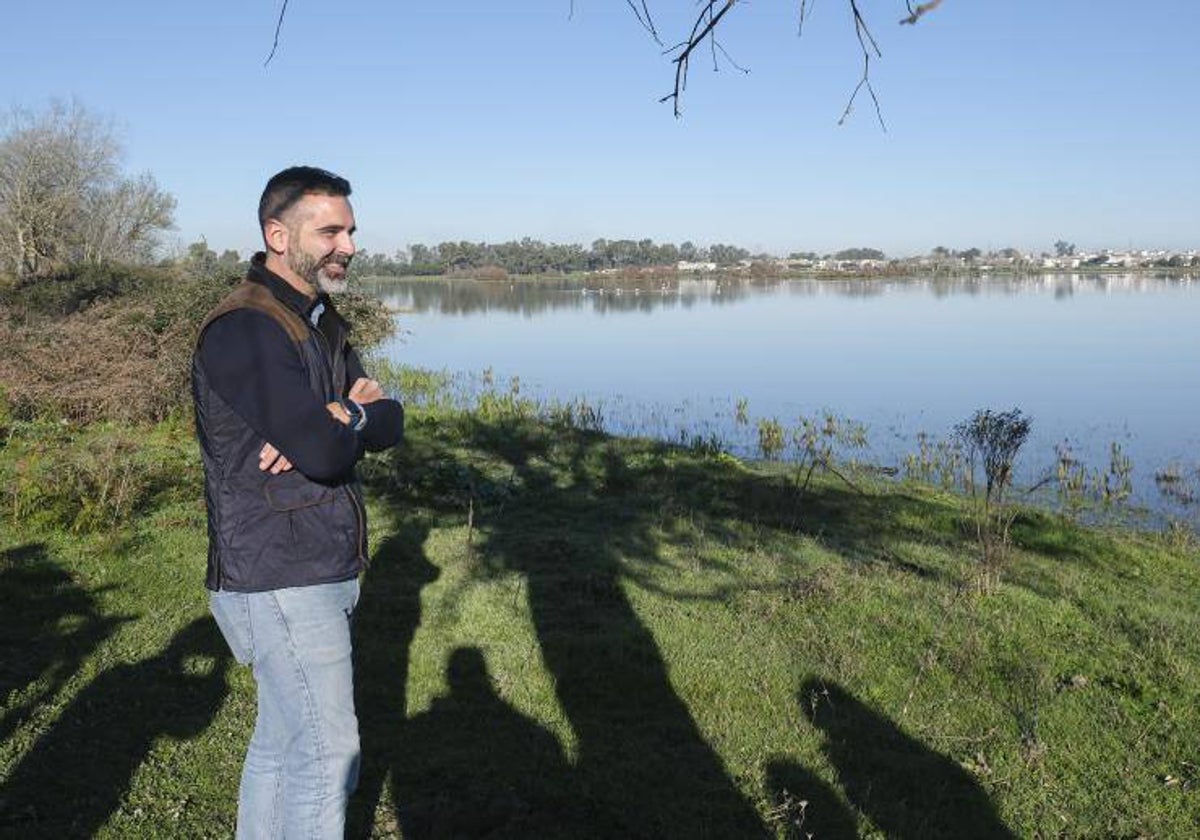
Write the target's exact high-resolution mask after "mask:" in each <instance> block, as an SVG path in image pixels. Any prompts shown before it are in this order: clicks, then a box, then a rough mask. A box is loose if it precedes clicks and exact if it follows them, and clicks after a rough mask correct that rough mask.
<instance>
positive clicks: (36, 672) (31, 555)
mask: <svg viewBox="0 0 1200 840" xmlns="http://www.w3.org/2000/svg"><path fill="white" fill-rule="evenodd" d="M127 620H128V619H127V618H122V617H113V616H105V615H102V614H101V611H100V608H99V606H98V605H97V604H96V598H95V594H94V593H91V592H87V591H85V590H84V589H83V588H82V587H80V586H79V585H78V584H77V583H75V581H73V580H72V579H71V576H70V575H68V574H67V573H66V572H65V571H63V570H62V569H61V568H59V567H58V566H57V565H55V563H54V562H53V560H51V558H50V557H49V554H48V552H47V549H46V546H45V545H43V544H42V543H29V544H26V545H22V546H18V547H15V548H9V549H5V550H4V551H3V552H0V699H5V700H7V699H10V698H11V699H12V700H13V701H14V702H13V705H12V706H11V707H10V708H7V709H5V711H4V713H3V717H0V741H4V740H7V739H8V737H9V736H10V735H12V733H13V731H14V730H15V729H16V728H17V727H18V726H20V725H21V723H23V722H24V721H25V720H26V719H28V717H29V715H30V714H31V713H32V712H33V711H34V710H35V709H37V708H38V706H40V705H41V704H43V703H46V702H48V701H49V700H51V699H52V698H53V697H54V696H55V695H57V694H58V692H59V691H60V690H61V689H62V687H63V685H64V684H65V683H66V682H67V680H69V679H70V678H71V677H72V676H73V675H74V674H75V673H76V672H77V671H78V670H79V667H80V665H81V664H82V663H83V662H84V660H86V659H87V658H88V657H89V656H90V655H91V654H92V652H93V651H95V650H96V648H97V647H99V645H100V644H101V643H102V642H103V641H104V640H105V639H107V638H108V637H109V636H110V635H112V633H113V631H114V630H115V629H116V628H117V627H118V626H119V625H120V624H122V623H123V622H124V621H127ZM17 698H20V699H17Z"/></svg>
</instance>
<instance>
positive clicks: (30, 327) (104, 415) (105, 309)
mask: <svg viewBox="0 0 1200 840" xmlns="http://www.w3.org/2000/svg"><path fill="white" fill-rule="evenodd" d="M234 282H236V281H235V280H234V279H233V278H223V277H194V276H188V275H187V274H186V273H182V272H180V271H178V270H177V269H174V268H130V267H125V266H108V267H87V268H81V269H78V270H75V271H72V272H64V273H63V274H62V275H61V276H59V277H57V278H54V279H52V280H47V281H41V282H36V283H32V284H27V285H25V286H21V287H17V288H12V289H8V290H6V291H5V292H4V293H2V294H0V344H3V346H4V348H5V352H4V354H3V355H2V356H0V382H3V383H4V386H5V390H6V392H7V393H6V404H7V406H8V407H9V410H10V411H11V413H12V415H13V416H14V417H16V418H18V419H33V418H39V417H40V418H54V419H65V420H70V421H73V422H80V423H91V422H96V421H100V420H113V421H120V422H139V421H157V420H161V419H163V418H166V417H169V416H171V415H173V414H177V413H187V412H189V411H190V406H191V392H190V387H189V376H190V368H191V356H192V350H193V348H194V343H195V340H196V333H197V330H198V329H199V326H200V323H201V322H202V321H203V319H204V316H205V315H206V314H207V313H208V312H209V311H210V310H211V309H212V307H213V306H215V305H216V303H217V302H218V301H219V300H220V299H221V298H222V297H223V296H224V295H225V294H226V293H227V291H228V290H229V289H230V288H231V286H232V285H233V283H234ZM338 308H339V309H340V310H341V311H342V312H343V314H344V315H345V316H346V318H347V320H349V321H350V322H351V325H352V326H353V328H354V340H355V343H356V345H357V346H359V347H360V348H361V349H363V350H369V349H371V348H372V347H374V346H376V345H377V344H378V343H379V342H381V341H383V340H384V339H385V338H387V336H389V335H390V334H391V332H392V329H393V327H392V316H391V313H389V312H388V311H387V310H386V308H385V307H384V306H383V305H382V303H381V302H380V301H378V300H377V299H375V298H372V297H368V296H365V295H358V294H346V295H342V296H339V299H338Z"/></svg>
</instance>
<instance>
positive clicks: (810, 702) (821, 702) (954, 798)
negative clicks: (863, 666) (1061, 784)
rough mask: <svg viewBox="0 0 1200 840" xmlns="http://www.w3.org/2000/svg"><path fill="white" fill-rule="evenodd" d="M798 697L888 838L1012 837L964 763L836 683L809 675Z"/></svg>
mask: <svg viewBox="0 0 1200 840" xmlns="http://www.w3.org/2000/svg"><path fill="white" fill-rule="evenodd" d="M797 699H798V701H799V703H800V706H801V708H802V709H803V711H804V714H805V715H806V716H807V717H808V719H809V720H810V721H811V722H812V723H813V725H814V726H816V727H817V728H818V729H820V730H821V731H822V732H823V733H824V734H825V746H824V748H823V750H824V752H825V754H826V755H827V756H828V757H829V760H830V762H831V763H832V764H833V765H834V766H835V767H836V768H837V773H838V779H839V781H840V783H841V785H842V788H843V790H844V791H845V793H846V796H847V797H848V798H849V800H850V801H851V802H852V803H853V804H854V806H855V807H857V808H858V809H859V810H860V811H862V812H863V813H864V814H866V815H867V816H869V817H870V818H871V819H872V820H873V821H874V823H875V825H876V826H878V828H879V829H880V830H881V831H882V832H883V833H884V834H885V835H886V836H887V837H889V838H898V840H905V838H912V840H930V838H939V837H944V838H955V840H959V838H964V837H970V838H972V840H986V839H987V838H996V840H1011V838H1013V837H1014V835H1013V833H1012V832H1011V831H1009V829H1008V827H1007V826H1005V825H1004V823H1003V822H1002V821H1001V819H1000V817H999V815H998V814H997V813H996V808H995V806H994V805H993V804H992V802H991V800H990V799H989V798H988V796H987V793H986V792H984V790H983V789H982V788H980V787H979V785H978V784H977V783H976V782H975V780H974V779H973V778H971V776H970V774H969V773H967V771H966V770H964V769H963V768H962V767H960V766H959V765H958V764H956V763H955V762H954V761H952V760H950V759H949V758H947V757H946V756H944V755H941V754H940V753H938V752H935V751H934V750H931V749H929V748H928V747H926V746H925V745H924V744H922V743H920V742H919V741H917V740H916V739H914V738H911V737H910V736H908V735H906V734H905V733H904V732H903V731H901V730H900V728H899V727H897V726H896V725H895V724H894V723H892V722H891V721H889V720H888V719H887V718H885V717H883V716H882V715H880V714H878V713H877V712H875V711H874V710H872V709H870V708H869V707H868V706H866V705H865V704H863V703H862V702H860V701H859V700H858V699H857V698H855V697H854V695H852V694H850V692H848V691H846V690H845V689H844V688H842V687H841V686H839V685H838V684H837V683H833V682H827V681H822V680H816V679H810V680H807V681H805V683H804V684H803V686H801V689H800V694H799V696H798V698H797Z"/></svg>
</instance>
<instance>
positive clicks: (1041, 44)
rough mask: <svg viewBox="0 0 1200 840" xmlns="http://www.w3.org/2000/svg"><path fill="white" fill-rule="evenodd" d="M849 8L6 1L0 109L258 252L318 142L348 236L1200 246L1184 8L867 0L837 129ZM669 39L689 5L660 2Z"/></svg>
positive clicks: (196, 224)
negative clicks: (115, 132)
mask: <svg viewBox="0 0 1200 840" xmlns="http://www.w3.org/2000/svg"><path fill="white" fill-rule="evenodd" d="M843 5H844V4H840V3H836V2H831V3H824V4H817V5H815V6H813V7H812V8H811V9H810V13H809V17H808V20H807V21H806V23H805V31H804V34H803V37H801V38H798V37H797V32H796V30H797V23H798V21H797V19H796V13H797V10H796V8H795V4H738V5H737V6H736V7H735V8H734V9H733V10H731V11H730V13H729V16H728V19H727V21H726V23H725V24H724V25H723V34H722V44H723V46H724V47H725V49H726V50H728V52H729V54H730V55H731V56H732V58H733V59H734V60H735V61H736V62H737V63H738V65H740V66H742V67H745V68H747V69H749V71H750V72H749V73H748V74H743V73H741V72H739V71H738V69H737V68H736V67H734V66H733V65H732V64H730V63H729V62H727V61H726V60H725V59H724V57H723V56H721V55H720V54H718V63H719V65H720V67H721V72H719V73H713V72H712V64H711V57H706V58H705V61H696V63H694V64H693V67H692V76H691V79H690V82H689V86H688V89H687V92H686V97H685V99H684V102H683V111H684V113H683V118H682V119H679V120H677V119H675V118H674V117H672V115H671V107H670V104H669V103H668V104H662V103H659V102H658V101H657V100H658V98H659V97H661V96H662V95H663V94H665V93H667V92H669V89H670V84H671V79H672V75H671V66H670V64H669V60H668V58H667V57H664V56H663V55H662V54H661V48H660V47H659V46H658V45H656V44H655V43H654V42H653V41H652V40H651V39H650V37H649V35H648V34H647V33H646V32H645V31H644V30H643V29H642V28H641V27H640V26H639V24H638V22H637V21H636V19H635V18H634V17H633V15H632V13H631V12H630V10H629V8H628V6H626V5H625V4H622V3H600V2H595V0H593V2H586V0H575V2H574V3H569V2H566V0H563V2H561V3H559V2H553V3H537V4H527V5H525V4H522V5H520V6H513V5H511V4H488V3H471V2H464V3H453V4H419V5H417V6H407V5H406V6H403V7H399V6H396V5H395V4H389V3H383V2H362V3H356V4H353V5H351V6H348V7H343V8H338V9H337V10H336V13H335V14H331V12H330V10H329V8H328V7H327V6H320V5H317V4H314V3H312V2H311V0H295V2H292V3H291V4H290V6H289V10H288V15H287V18H286V20H285V22H284V26H283V29H282V32H281V38H280V44H279V49H278V51H277V53H276V55H275V57H274V58H273V59H272V61H271V63H270V65H269V66H266V67H264V66H263V62H264V60H265V58H266V55H267V53H268V51H269V49H270V46H271V42H272V37H273V34H274V26H275V22H276V19H277V16H278V13H279V4H278V3H275V2H266V0H264V1H263V2H260V3H254V4H244V3H234V2H231V0H214V2H211V3H206V4H202V5H193V4H184V5H176V4H159V3H150V2H146V0H133V2H129V3H124V4H119V5H118V6H95V5H94V4H84V3H74V4H66V6H65V7H64V5H63V4H21V5H19V6H17V7H16V8H13V9H11V10H8V11H7V14H6V21H7V23H8V24H9V26H10V31H13V32H45V33H51V32H52V33H53V34H54V48H53V49H47V47H46V43H45V41H44V39H40V38H34V37H28V38H14V39H10V43H9V47H8V49H9V55H10V58H9V65H10V67H12V68H18V69H19V72H10V73H7V74H5V77H4V78H3V80H0V106H5V107H7V106H24V107H31V108H38V107H42V106H44V105H45V103H46V102H47V101H48V100H49V99H51V98H55V97H57V98H61V99H70V98H77V99H78V100H79V101H80V102H81V103H82V104H84V105H85V106H86V107H88V108H89V109H92V110H94V111H97V112H99V113H102V114H107V115H110V116H111V117H112V118H113V120H114V121H115V123H116V124H117V126H118V129H119V133H120V134H121V136H122V137H123V139H124V141H125V145H126V151H127V154H126V158H125V163H126V165H127V166H128V168H129V169H131V170H133V171H150V172H151V173H153V174H154V176H155V177H156V178H157V179H158V181H159V183H160V184H161V185H162V187H163V188H165V189H166V190H168V191H170V192H171V193H172V194H173V195H174V196H175V197H176V198H177V199H178V208H177V211H176V222H177V229H176V230H175V231H173V232H172V233H171V234H170V235H169V237H168V245H169V246H170V245H173V246H175V247H179V246H181V245H186V244H187V243H189V242H193V241H196V240H198V239H200V238H201V237H203V238H205V239H206V240H207V241H208V242H209V243H210V244H211V245H212V246H213V247H214V248H217V249H223V248H232V249H236V250H238V251H240V252H245V251H247V250H251V249H253V248H255V247H256V246H257V231H256V227H255V221H254V214H253V208H254V206H255V204H256V202H257V198H258V193H259V191H260V190H261V187H262V184H263V182H264V181H265V180H266V178H267V177H268V176H269V175H271V174H272V173H273V172H275V171H277V170H278V169H280V168H282V167H283V166H286V165H289V164H292V163H297V162H309V163H315V164H318V165H322V166H326V167H328V168H331V169H334V170H336V171H338V172H340V173H341V174H344V175H345V176H346V177H348V178H350V179H351V180H352V182H353V183H354V187H355V193H354V197H353V200H354V202H355V208H356V211H357V213H358V217H359V226H360V235H359V243H360V244H361V245H362V246H363V247H365V248H367V249H368V250H370V251H375V252H385V253H391V252H394V251H395V250H396V249H399V248H404V247H405V246H407V245H408V244H409V243H414V242H421V243H437V242H440V241H447V240H450V241H458V240H467V241H488V242H498V241H504V240H510V239H519V238H521V237H524V236H530V237H534V238H538V239H542V240H545V241H548V242H550V241H553V242H578V243H583V244H587V243H590V242H591V241H592V240H594V239H596V238H600V237H604V238H610V239H618V238H635V239H636V238H643V237H648V238H652V239H654V240H655V241H660V242H661V241H669V242H682V241H684V240H688V239H690V240H692V241H693V242H696V243H698V244H701V243H704V244H710V243H716V242H722V243H735V244H737V245H739V246H741V247H745V248H747V249H749V250H751V251H755V252H757V251H762V252H768V253H773V254H781V255H786V254H787V253H790V252H793V251H807V250H812V251H818V252H822V253H829V252H834V251H837V250H840V249H842V248H848V247H855V246H865V247H873V248H879V249H881V250H883V251H884V252H885V253H887V254H889V255H898V256H904V255H915V254H921V253H926V252H928V251H930V250H931V249H932V248H934V247H936V246H939V245H941V246H945V247H948V248H953V249H966V248H972V247H976V248H980V249H981V250H983V251H991V250H997V249H1000V248H1005V247H1015V248H1018V249H1021V250H1023V251H1026V252H1033V253H1040V252H1041V251H1044V250H1051V249H1052V245H1053V242H1054V241H1055V240H1058V239H1064V240H1068V241H1071V242H1074V243H1077V244H1078V246H1079V247H1080V248H1084V249H1088V250H1093V251H1094V250H1098V249H1102V248H1111V249H1130V248H1134V249H1150V250H1160V249H1170V250H1175V251H1186V250H1188V249H1189V248H1194V247H1197V246H1200V209H1198V207H1197V204H1196V202H1195V196H1196V195H1197V194H1200V167H1197V166H1196V165H1195V161H1194V152H1193V151H1192V148H1191V147H1192V145H1193V144H1192V142H1191V139H1190V138H1192V137H1194V136H1195V135H1196V134H1197V128H1200V89H1198V88H1197V86H1196V84H1195V81H1194V80H1195V79H1196V78H1200V51H1197V50H1195V49H1194V47H1193V45H1192V43H1191V33H1192V32H1194V31H1196V28H1197V25H1200V7H1198V6H1197V5H1196V4H1191V3H1184V2H1178V1H1176V2H1169V3H1166V4H1158V5H1157V6H1156V8H1155V11H1154V13H1153V14H1148V13H1147V14H1135V13H1131V10H1130V7H1129V6H1128V4H1125V3H1121V4H1118V3H1116V2H1114V0H1097V2H1086V3H1085V2H1082V0H1062V2H1059V3H1055V4H1042V5H1039V6H1037V7H1033V8H1026V7H1018V6H1015V5H1014V4H1002V3H970V2H966V0H949V2H945V3H943V4H941V6H940V7H939V8H938V9H937V10H936V11H935V12H932V13H930V14H929V15H927V16H926V17H925V18H924V19H922V20H921V21H920V23H919V24H918V25H916V26H912V27H907V26H905V27H900V26H898V25H897V21H898V19H899V17H901V16H902V15H900V14H897V13H896V12H897V11H902V10H903V3H896V4H895V9H893V8H892V7H891V6H889V4H887V3H879V4H873V5H872V7H871V9H870V15H871V18H870V21H871V25H872V29H873V32H874V34H875V36H876V38H877V40H878V41H879V44H880V48H881V50H882V52H883V56H882V58H880V59H877V60H875V61H873V62H872V75H871V78H872V82H873V85H874V88H875V90H876V92H877V93H878V95H879V100H880V103H881V108H882V115H883V118H884V121H885V123H886V126H887V130H886V132H885V131H883V130H882V129H881V127H880V125H879V123H878V121H877V119H876V115H875V113H874V108H873V106H872V105H871V104H870V100H869V99H867V98H864V97H863V96H862V95H860V97H859V99H858V100H857V103H856V106H855V109H854V112H853V113H852V114H851V115H850V116H849V118H848V119H847V120H846V122H845V124H843V125H840V126H839V125H838V124H837V122H838V118H839V116H841V113H842V109H843V107H844V105H845V103H846V101H847V99H848V97H849V95H850V93H851V91H852V90H853V88H854V85H855V84H856V83H857V81H858V78H859V75H860V73H861V69H862V68H861V61H862V56H861V53H860V52H859V49H858V45H857V42H856V41H855V39H854V33H853V27H852V26H851V25H850V22H849V19H848V17H847V14H846V10H845V8H843ZM651 9H652V10H653V11H654V12H655V13H656V16H657V17H656V23H657V25H658V27H659V29H660V30H661V31H663V32H664V33H673V32H675V31H677V30H678V29H679V28H680V25H681V24H682V22H683V21H684V20H686V18H687V16H688V15H691V14H694V11H693V7H692V5H691V4H678V3H674V2H667V0H657V2H651Z"/></svg>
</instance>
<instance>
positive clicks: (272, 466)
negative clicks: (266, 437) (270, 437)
mask: <svg viewBox="0 0 1200 840" xmlns="http://www.w3.org/2000/svg"><path fill="white" fill-rule="evenodd" d="M258 468H259V469H260V470H262V471H263V472H268V471H269V472H270V473H271V475H279V474H280V473H281V472H287V471H288V470H290V469H291V468H292V462H291V461H289V460H288V459H287V458H285V457H284V455H283V453H282V452H280V451H279V450H278V449H276V448H275V447H274V446H272V445H271V444H269V443H264V444H263V448H262V449H261V450H260V451H259V453H258Z"/></svg>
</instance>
